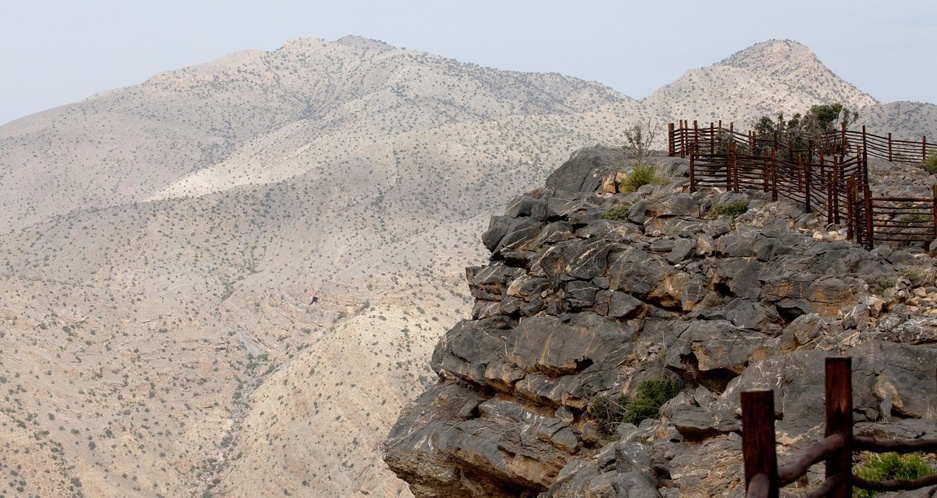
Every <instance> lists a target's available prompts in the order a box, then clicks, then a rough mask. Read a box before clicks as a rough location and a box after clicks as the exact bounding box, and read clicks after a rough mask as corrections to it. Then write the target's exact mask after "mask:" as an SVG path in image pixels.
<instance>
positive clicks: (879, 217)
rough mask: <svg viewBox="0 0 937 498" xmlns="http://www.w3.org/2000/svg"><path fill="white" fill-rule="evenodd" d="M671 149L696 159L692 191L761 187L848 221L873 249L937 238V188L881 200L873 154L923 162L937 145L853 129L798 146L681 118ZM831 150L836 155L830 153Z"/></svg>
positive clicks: (850, 233) (853, 236)
mask: <svg viewBox="0 0 937 498" xmlns="http://www.w3.org/2000/svg"><path fill="white" fill-rule="evenodd" d="M668 136H669V140H670V147H669V149H670V150H669V153H670V154H671V155H677V154H680V155H682V156H684V157H685V156H687V155H689V156H690V190H691V191H694V192H695V191H696V190H697V189H699V188H707V187H718V188H724V189H726V190H733V191H736V192H739V191H742V190H761V191H764V192H770V193H771V198H772V199H773V200H778V198H779V197H783V198H786V199H788V200H791V201H794V202H798V203H800V204H802V205H803V206H804V211H805V212H808V213H809V212H817V213H820V215H821V216H824V217H825V218H826V221H827V223H834V224H837V225H843V224H845V225H846V227H847V237H848V238H849V240H854V241H856V242H857V243H859V244H861V245H863V246H865V247H866V248H868V249H872V248H873V247H874V245H875V242H897V243H906V244H913V243H921V244H927V243H930V242H931V241H933V240H935V239H937V188H935V189H934V192H933V196H932V197H930V198H923V197H922V198H900V197H875V196H872V194H871V192H870V191H869V188H868V185H869V180H868V179H869V176H868V156H869V155H870V154H871V155H872V156H876V157H882V158H884V159H889V160H894V161H901V160H909V161H910V160H912V159H913V160H914V161H915V162H919V161H922V160H923V158H925V157H929V154H932V153H937V144H929V143H928V142H927V139H926V137H925V138H924V139H922V140H921V142H910V141H901V140H893V139H892V138H891V135H890V134H889V136H888V137H878V136H876V135H870V134H867V133H866V132H865V129H864V128H863V130H862V132H854V131H849V130H846V129H845V127H843V129H842V130H841V131H840V132H836V133H829V134H826V135H824V137H823V138H822V139H821V140H820V144H819V145H817V144H813V143H809V144H808V147H807V149H803V150H797V149H794V148H793V147H792V146H791V145H789V144H783V143H780V142H779V141H778V137H777V134H774V136H772V137H770V139H762V138H759V137H758V136H757V135H756V134H755V133H754V132H748V133H747V134H742V133H739V132H737V131H735V129H734V126H733V125H732V124H730V125H729V128H728V129H726V128H723V126H722V123H721V122H720V123H719V124H718V125H716V124H715V123H710V125H709V127H704V128H700V127H699V126H698V125H697V124H696V123H695V122H694V123H693V127H692V128H690V127H688V124H687V122H684V121H681V122H680V127H679V128H677V127H675V126H674V124H673V123H671V124H670V126H669V127H668ZM827 151H832V153H827Z"/></svg>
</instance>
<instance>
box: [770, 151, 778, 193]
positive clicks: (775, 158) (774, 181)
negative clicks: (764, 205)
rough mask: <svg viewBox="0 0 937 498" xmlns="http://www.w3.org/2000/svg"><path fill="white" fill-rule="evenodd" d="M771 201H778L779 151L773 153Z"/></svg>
mask: <svg viewBox="0 0 937 498" xmlns="http://www.w3.org/2000/svg"><path fill="white" fill-rule="evenodd" d="M771 200H772V201H774V202H777V200H778V149H777V148H776V147H775V149H774V150H772V151H771Z"/></svg>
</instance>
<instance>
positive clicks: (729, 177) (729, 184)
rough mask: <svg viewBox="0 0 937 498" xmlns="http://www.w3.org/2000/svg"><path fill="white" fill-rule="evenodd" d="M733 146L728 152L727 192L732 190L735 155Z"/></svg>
mask: <svg viewBox="0 0 937 498" xmlns="http://www.w3.org/2000/svg"><path fill="white" fill-rule="evenodd" d="M732 151H733V149H732V146H731V145H730V146H729V149H728V150H727V151H726V192H728V191H730V190H732V163H733V162H734V161H733V160H732V159H733V157H734V154H733V153H732Z"/></svg>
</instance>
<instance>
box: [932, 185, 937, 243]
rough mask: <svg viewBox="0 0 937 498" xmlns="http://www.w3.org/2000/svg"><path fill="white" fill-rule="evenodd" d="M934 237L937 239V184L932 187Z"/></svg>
mask: <svg viewBox="0 0 937 498" xmlns="http://www.w3.org/2000/svg"><path fill="white" fill-rule="evenodd" d="M931 188H933V199H934V201H933V207H934V209H933V213H934V239H937V185H934V186H933V187H931Z"/></svg>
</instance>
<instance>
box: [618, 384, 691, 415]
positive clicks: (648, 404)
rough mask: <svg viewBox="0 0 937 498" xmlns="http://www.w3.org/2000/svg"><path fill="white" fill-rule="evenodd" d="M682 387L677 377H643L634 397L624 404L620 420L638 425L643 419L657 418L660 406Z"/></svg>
mask: <svg viewBox="0 0 937 498" xmlns="http://www.w3.org/2000/svg"><path fill="white" fill-rule="evenodd" d="M682 387H683V385H682V384H681V382H680V380H678V379H673V378H671V379H661V378H653V379H645V380H642V381H641V382H640V383H639V384H638V390H637V391H638V392H637V393H636V394H635V396H634V399H632V400H631V401H629V402H628V404H627V405H625V413H624V415H623V417H622V421H624V422H626V423H629V424H635V425H638V424H640V423H641V421H643V420H644V419H648V418H657V417H658V416H659V415H660V407H661V406H662V405H663V404H664V403H666V402H668V401H670V400H671V399H672V398H673V397H674V396H676V395H677V394H678V393H679V392H680V389H681V388H682Z"/></svg>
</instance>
